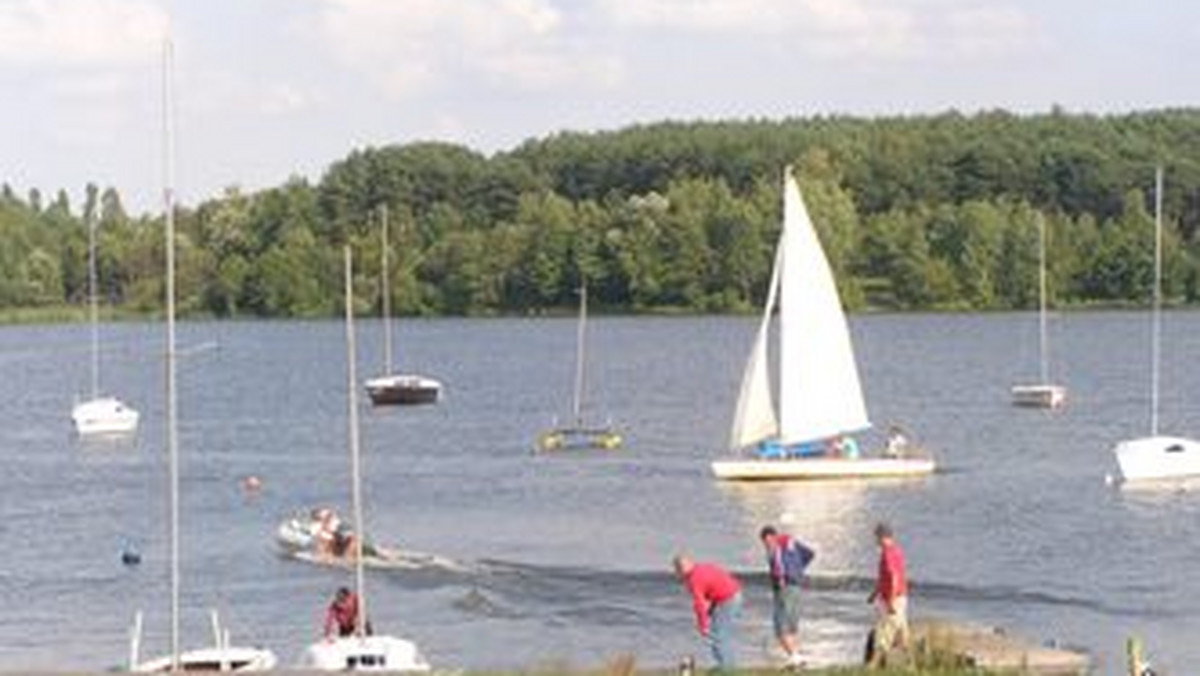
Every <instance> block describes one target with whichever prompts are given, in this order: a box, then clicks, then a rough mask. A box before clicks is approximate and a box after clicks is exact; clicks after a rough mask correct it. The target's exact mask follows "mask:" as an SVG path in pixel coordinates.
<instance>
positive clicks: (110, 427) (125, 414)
mask: <svg viewBox="0 0 1200 676" xmlns="http://www.w3.org/2000/svg"><path fill="white" fill-rule="evenodd" d="M71 424H72V426H73V427H74V428H75V433H76V434H78V435H79V436H81V437H88V436H107V435H126V434H132V433H133V432H136V431H137V426H138V412H137V411H135V410H134V409H132V408H130V407H129V406H128V405H126V404H125V402H123V401H121V400H120V399H117V398H116V397H96V398H94V399H89V400H88V401H84V402H80V403H78V404H76V405H75V407H74V408H72V409H71Z"/></svg>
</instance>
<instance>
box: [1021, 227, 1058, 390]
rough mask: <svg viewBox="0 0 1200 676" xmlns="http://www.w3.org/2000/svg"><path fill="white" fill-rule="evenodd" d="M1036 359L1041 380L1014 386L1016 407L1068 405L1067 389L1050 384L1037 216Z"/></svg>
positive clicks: (1042, 236)
mask: <svg viewBox="0 0 1200 676" xmlns="http://www.w3.org/2000/svg"><path fill="white" fill-rule="evenodd" d="M1038 355H1039V357H1040V363H1041V380H1039V381H1038V383H1037V384H1036V385H1014V386H1013V388H1012V401H1013V404H1014V405H1016V406H1029V407H1033V408H1058V407H1060V406H1062V405H1063V404H1065V403H1066V402H1067V388H1066V387H1064V386H1062V385H1053V384H1051V383H1050V339H1049V336H1048V335H1047V331H1046V220H1045V219H1044V218H1042V216H1041V214H1038Z"/></svg>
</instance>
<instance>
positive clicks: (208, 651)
mask: <svg viewBox="0 0 1200 676" xmlns="http://www.w3.org/2000/svg"><path fill="white" fill-rule="evenodd" d="M278 664H279V660H278V659H277V658H276V657H275V653H273V652H271V651H270V650H266V649H264V648H241V647H228V648H200V649H199V650H188V651H186V652H182V653H180V654H179V670H180V671H213V672H215V671H242V672H246V671H270V670H272V669H274V668H275V667H276V666H277V665H278ZM172 666H173V662H172V659H171V656H170V655H167V656H165V657H157V658H155V659H152V660H148V661H146V662H142V663H140V664H138V665H136V666H134V667H133V669H132V671H135V672H137V673H164V672H171V671H172Z"/></svg>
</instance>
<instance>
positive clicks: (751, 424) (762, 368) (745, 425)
mask: <svg viewBox="0 0 1200 676" xmlns="http://www.w3.org/2000/svg"><path fill="white" fill-rule="evenodd" d="M782 254H783V241H782V235H781V236H780V242H779V245H778V246H777V247H776V249H775V265H774V267H773V268H772V270H771V286H770V287H769V290H768V291H767V304H766V308H765V309H764V310H763V316H762V321H761V322H760V323H759V325H758V335H757V336H755V338H754V348H753V350H751V352H750V359H749V360H748V361H747V362H746V370H745V371H744V372H743V373H742V387H741V389H740V390H739V392H738V401H737V408H736V409H735V412H734V415H733V428H732V429H731V430H730V432H729V446H730V448H733V449H738V448H742V447H744V446H749V445H751V444H755V443H758V442H759V441H762V440H763V439H766V438H769V437H773V436H776V435H778V434H779V422H778V421H777V420H776V419H775V404H774V403H773V402H772V400H771V377H770V375H769V373H768V365H769V364H768V362H769V359H768V357H767V343H768V339H769V337H770V335H771V313H772V312H773V311H774V309H775V300H776V298H777V297H778V290H779V270H780V261H781V260H782Z"/></svg>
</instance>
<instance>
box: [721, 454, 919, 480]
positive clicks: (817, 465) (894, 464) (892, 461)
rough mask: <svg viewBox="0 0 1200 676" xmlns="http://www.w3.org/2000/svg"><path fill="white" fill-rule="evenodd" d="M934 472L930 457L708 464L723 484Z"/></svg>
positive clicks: (745, 461)
mask: <svg viewBox="0 0 1200 676" xmlns="http://www.w3.org/2000/svg"><path fill="white" fill-rule="evenodd" d="M936 469H937V463H936V462H934V460H933V459H932V458H795V459H778V460H775V459H772V460H753V459H731V460H717V461H715V462H713V463H712V471H713V474H714V475H715V476H716V477H717V478H718V479H722V480H727V481H771V480H818V479H845V478H872V477H907V476H924V475H927V474H932V473H933V472H934V471H935V470H936Z"/></svg>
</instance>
